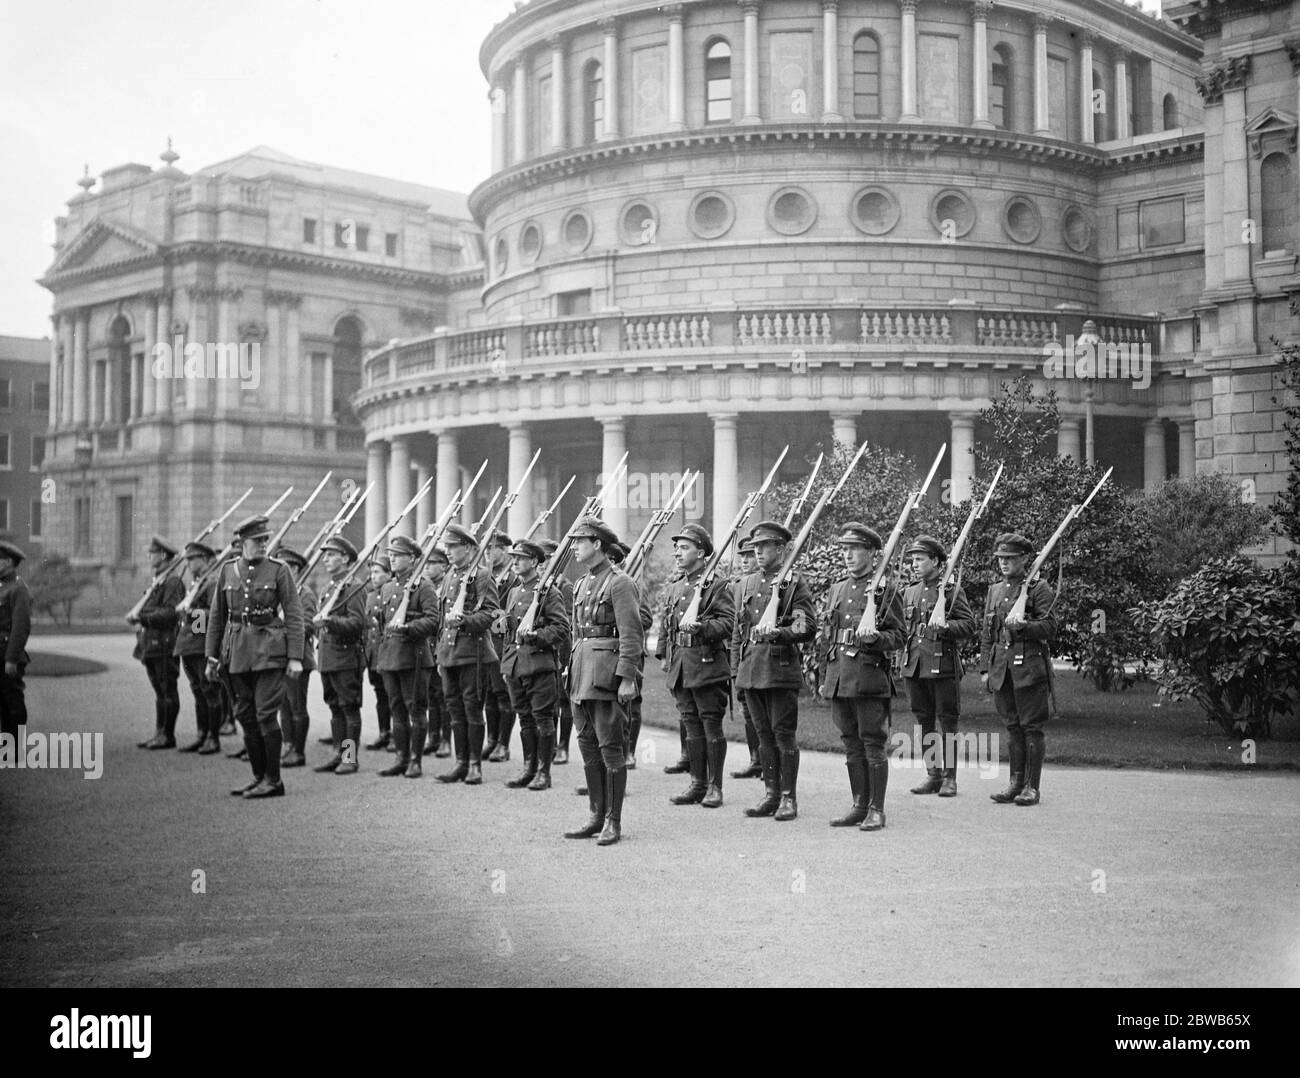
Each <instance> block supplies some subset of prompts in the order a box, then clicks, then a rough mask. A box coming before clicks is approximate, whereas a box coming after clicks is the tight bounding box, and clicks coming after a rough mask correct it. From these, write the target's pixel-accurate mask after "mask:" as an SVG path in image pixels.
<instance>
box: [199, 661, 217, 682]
mask: <svg viewBox="0 0 1300 1078" xmlns="http://www.w3.org/2000/svg"><path fill="white" fill-rule="evenodd" d="M220 666H221V664H220V663H218V662H217V660H216V659H209V660H208V664H207V668H206V669H205V670H204V671H203V676H204V677H206V678H207V679H208V680H209V681H220V680H221V679H220V677H219V676H218V674H217V671H218V670H219V669H220Z"/></svg>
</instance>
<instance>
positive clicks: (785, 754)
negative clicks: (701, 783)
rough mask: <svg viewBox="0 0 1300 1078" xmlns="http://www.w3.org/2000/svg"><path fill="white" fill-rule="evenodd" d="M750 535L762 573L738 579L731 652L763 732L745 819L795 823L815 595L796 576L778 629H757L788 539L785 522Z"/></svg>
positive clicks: (758, 527)
mask: <svg viewBox="0 0 1300 1078" xmlns="http://www.w3.org/2000/svg"><path fill="white" fill-rule="evenodd" d="M749 538H750V541H751V542H752V543H753V544H754V556H755V559H756V560H757V562H758V569H757V571H756V572H754V573H751V574H750V575H749V576H747V577H745V579H744V580H743V581H741V585H740V605H739V606H738V607H737V609H736V627H735V631H734V632H733V633H732V637H731V654H732V657H733V663H734V669H735V673H736V687H737V688H738V689H741V690H742V691H743V692H744V693H745V697H746V699H747V700H748V702H749V713H750V715H751V716H753V719H754V727H755V728H756V729H757V730H758V751H759V758H760V759H761V760H762V763H763V786H764V797H763V800H762V801H760V802H759V803H758V804H757V805H756V806H754V808H750V809H746V810H745V815H746V816H755V817H757V816H772V817H773V818H775V819H777V820H782V821H784V820H793V819H794V818H795V817H796V816H798V814H799V810H798V801H797V793H798V779H799V746H798V743H797V742H796V741H795V731H796V730H797V729H798V727H799V686H800V685H801V684H802V683H803V662H802V659H801V657H800V654H799V645H800V644H801V643H803V642H804V641H805V640H811V639H812V638H813V635H814V633H815V632H816V627H815V624H814V616H815V615H814V611H813V600H812V593H811V592H810V591H809V590H808V585H807V584H805V583H804V581H803V578H802V577H800V576H799V575H798V574H791V576H790V578H789V580H788V581H787V582H786V584H785V586H784V587H783V588H781V591H780V595H779V598H778V600H777V618H776V626H775V628H763V627H760V622H761V620H762V617H763V614H764V612H765V611H766V610H767V607H768V603H769V602H770V600H771V598H772V587H773V584H774V583H775V581H776V578H777V576H779V575H780V572H781V566H782V564H783V563H784V561H785V555H786V545H787V544H788V543H789V542H790V539H791V536H790V530H789V529H788V528H786V527H785V525H783V524H781V523H780V522H778V521H775V520H761V521H759V522H758V523H757V524H755V525H754V527H753V528H751V529H750V533H749Z"/></svg>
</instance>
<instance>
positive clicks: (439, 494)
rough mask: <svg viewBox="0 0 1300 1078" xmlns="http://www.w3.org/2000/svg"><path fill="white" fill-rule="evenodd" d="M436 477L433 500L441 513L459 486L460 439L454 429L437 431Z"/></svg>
mask: <svg viewBox="0 0 1300 1078" xmlns="http://www.w3.org/2000/svg"><path fill="white" fill-rule="evenodd" d="M437 470H438V479H437V482H435V483H434V484H433V489H434V500H435V501H436V502H437V503H438V509H437V511H438V512H439V513H441V512H442V511H443V510H444V509H445V508H446V507H447V506H448V505H450V504H451V496H452V495H453V494H455V493H456V488H457V487H459V486H460V439H459V438H458V437H457V433H456V431H455V430H444V431H440V432H439V433H438V463H437Z"/></svg>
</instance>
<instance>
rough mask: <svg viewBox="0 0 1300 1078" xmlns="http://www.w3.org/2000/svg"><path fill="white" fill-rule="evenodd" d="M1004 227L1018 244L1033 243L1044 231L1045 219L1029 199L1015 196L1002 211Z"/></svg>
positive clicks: (1008, 200)
mask: <svg viewBox="0 0 1300 1078" xmlns="http://www.w3.org/2000/svg"><path fill="white" fill-rule="evenodd" d="M1002 227H1003V228H1004V229H1005V230H1006V233H1007V235H1008V236H1010V237H1011V238H1012V239H1013V240H1015V241H1016V242H1017V243H1033V242H1034V240H1036V239H1038V234H1039V233H1040V232H1041V231H1042V230H1043V218H1042V215H1041V214H1039V212H1038V207H1037V206H1035V205H1034V204H1033V203H1032V202H1030V201H1029V199H1027V198H1025V197H1024V196H1023V195H1015V196H1013V197H1011V198H1009V199H1007V204H1006V207H1005V208H1004V209H1003V211H1002Z"/></svg>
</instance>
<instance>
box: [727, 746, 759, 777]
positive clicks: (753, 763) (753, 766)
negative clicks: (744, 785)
mask: <svg viewBox="0 0 1300 1078" xmlns="http://www.w3.org/2000/svg"><path fill="white" fill-rule="evenodd" d="M731 777H732V778H733V779H761V778H762V777H763V763H762V761H761V760H759V758H758V753H757V752H752V753H750V754H749V766H748V767H746V768H742V769H741V770H740V771H733V772H732V773H731Z"/></svg>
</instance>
